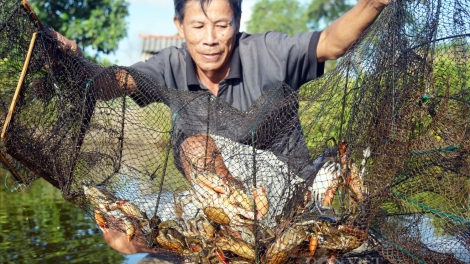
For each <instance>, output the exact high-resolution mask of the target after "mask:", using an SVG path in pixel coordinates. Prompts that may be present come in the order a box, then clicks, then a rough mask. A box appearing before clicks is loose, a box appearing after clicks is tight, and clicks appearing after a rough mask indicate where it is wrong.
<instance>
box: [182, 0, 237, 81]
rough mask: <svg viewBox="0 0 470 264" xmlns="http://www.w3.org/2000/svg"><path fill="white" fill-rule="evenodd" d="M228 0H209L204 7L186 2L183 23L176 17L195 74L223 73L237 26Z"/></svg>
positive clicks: (226, 67) (196, 3)
mask: <svg viewBox="0 0 470 264" xmlns="http://www.w3.org/2000/svg"><path fill="white" fill-rule="evenodd" d="M234 21H235V20H234V16H233V11H232V9H231V7H230V4H229V2H228V1H227V0H212V1H211V2H210V4H209V5H208V6H206V8H205V14H204V12H203V10H202V7H201V5H200V3H199V1H195V0H190V1H188V2H187V3H186V11H185V13H184V19H183V22H182V23H180V22H179V21H178V20H177V19H176V18H175V25H176V27H177V28H178V31H179V34H180V35H181V36H182V37H183V38H185V40H186V45H187V47H188V50H189V53H190V54H191V57H192V58H193V60H194V62H195V63H196V67H197V68H198V71H200V70H202V71H203V72H218V71H221V72H222V73H223V72H225V70H226V69H228V67H229V65H230V63H229V61H230V56H231V52H232V49H233V46H234V45H235V39H236V34H237V32H238V29H239V23H237V24H236V25H235V24H234V23H235V22H234Z"/></svg>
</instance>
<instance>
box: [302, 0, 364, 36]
mask: <svg viewBox="0 0 470 264" xmlns="http://www.w3.org/2000/svg"><path fill="white" fill-rule="evenodd" d="M355 2H357V1H347V0H312V1H311V2H310V5H309V6H308V8H307V17H308V23H309V26H310V28H311V29H315V30H320V29H324V28H326V27H327V26H328V25H329V24H331V22H333V21H334V20H335V19H337V18H338V17H340V16H341V15H343V14H344V13H346V12H347V11H348V10H349V9H351V8H352V7H353V6H354V5H353V4H354V3H355Z"/></svg>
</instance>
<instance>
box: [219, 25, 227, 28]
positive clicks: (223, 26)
mask: <svg viewBox="0 0 470 264" xmlns="http://www.w3.org/2000/svg"><path fill="white" fill-rule="evenodd" d="M217 27H218V28H228V26H227V25H217Z"/></svg>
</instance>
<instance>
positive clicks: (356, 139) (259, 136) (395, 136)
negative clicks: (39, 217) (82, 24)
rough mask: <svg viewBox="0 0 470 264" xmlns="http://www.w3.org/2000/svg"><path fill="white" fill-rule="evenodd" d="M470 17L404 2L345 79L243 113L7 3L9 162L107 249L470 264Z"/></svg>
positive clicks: (467, 7) (386, 16) (228, 257)
mask: <svg viewBox="0 0 470 264" xmlns="http://www.w3.org/2000/svg"><path fill="white" fill-rule="evenodd" d="M469 12H470V3H468V1H460V0H452V1H446V2H444V1H440V0H429V1H413V0H406V1H405V0H397V1H393V2H392V3H391V4H390V5H389V6H388V7H387V8H386V9H385V10H384V11H383V12H382V14H381V16H380V17H379V18H378V19H377V21H376V22H375V23H374V24H373V25H372V26H371V27H370V28H369V29H368V30H367V31H366V32H365V33H364V34H363V35H362V36H361V38H360V39H359V40H358V41H357V43H355V44H354V45H353V47H351V49H350V50H349V51H348V52H347V53H346V55H345V56H344V57H343V58H342V59H341V60H340V61H339V63H338V65H337V67H336V68H335V69H333V70H331V71H329V72H327V73H326V74H325V75H324V76H322V77H321V78H319V79H318V80H315V81H312V82H309V83H307V84H305V85H303V86H302V88H301V89H300V90H299V91H294V90H292V89H291V88H290V87H289V86H287V85H285V84H283V83H279V84H277V85H275V86H273V87H272V89H271V90H270V91H269V92H267V93H265V94H263V95H262V96H261V97H259V98H258V99H257V100H256V101H255V103H253V105H252V106H251V107H250V108H249V109H248V110H246V111H241V110H238V109H236V108H233V107H231V106H230V105H229V104H227V103H226V102H225V101H223V100H221V99H219V98H217V97H215V96H214V95H212V94H211V93H210V92H185V91H179V90H176V89H173V88H168V87H163V86H160V85H158V84H156V83H155V81H154V80H153V79H152V78H150V77H149V76H147V75H146V74H144V73H142V72H139V71H138V70H136V69H133V68H128V67H120V66H112V67H104V66H101V65H98V64H95V63H92V62H90V61H88V60H87V59H85V58H83V57H80V56H78V55H77V54H76V53H75V52H73V51H72V50H68V49H64V48H61V47H59V46H60V44H59V43H58V42H57V41H56V39H54V38H52V37H51V36H50V35H49V34H48V33H47V32H48V29H47V28H46V27H45V26H43V25H42V24H41V23H40V21H38V20H37V18H36V16H35V15H34V13H33V12H32V10H31V9H30V8H29V5H28V4H27V3H26V2H23V3H20V2H17V1H6V0H0V34H2V38H1V40H0V92H1V93H0V107H1V113H2V119H1V120H2V122H1V127H2V128H3V130H2V134H1V139H2V145H1V148H0V154H1V155H0V159H1V161H2V163H3V165H4V167H5V168H6V169H8V170H9V171H10V173H11V175H12V176H13V177H14V178H15V180H16V182H17V184H18V186H21V187H23V188H26V187H28V186H29V185H30V184H31V183H32V182H33V181H34V180H36V179H38V178H39V177H41V178H43V179H45V180H46V181H48V182H49V183H50V184H52V185H53V186H54V187H56V188H58V189H60V191H61V192H62V194H63V197H64V199H66V200H67V201H70V202H72V203H74V204H76V205H77V206H79V207H80V208H83V210H85V212H86V213H87V214H88V215H90V217H92V218H93V219H94V220H95V221H96V224H97V225H98V226H99V227H100V228H101V230H102V231H103V232H104V233H106V232H110V231H111V230H119V231H120V232H123V233H124V234H125V236H126V238H127V241H128V242H129V243H133V241H139V242H142V243H145V245H146V246H147V247H148V248H152V249H154V250H157V251H160V252H163V253H167V254H173V255H178V256H182V257H183V258H185V259H187V260H188V261H189V262H194V263H293V262H298V263H305V262H307V263H308V262H312V263H314V262H315V261H317V260H327V261H329V262H330V263H334V261H335V260H337V259H341V258H343V257H347V256H350V255H351V254H352V253H351V251H354V250H356V249H357V248H360V247H361V248H365V251H366V252H369V251H374V252H376V253H378V254H379V256H380V257H381V258H382V259H383V260H384V261H388V262H391V263H468V262H470V208H469V207H470V197H469V195H470V158H469V154H468V153H469V146H470V138H469V127H468V125H469V118H470V88H469V83H468V76H469V74H470V72H469V71H470V51H469V49H470V45H469V40H470V28H469V27H470V16H469V15H470V14H469ZM131 81H132V82H133V83H135V85H136V87H137V88H138V90H139V91H144V92H142V93H140V95H139V96H129V95H128V93H127V92H126V86H127V85H128V84H130V82H131ZM100 87H111V88H112V89H101V88H100ZM142 105H146V106H145V107H142ZM208 149H209V150H211V151H207V150H208ZM221 168H224V170H222V169H221ZM225 168H226V171H228V173H221V171H225ZM355 252H357V250H356V251H355Z"/></svg>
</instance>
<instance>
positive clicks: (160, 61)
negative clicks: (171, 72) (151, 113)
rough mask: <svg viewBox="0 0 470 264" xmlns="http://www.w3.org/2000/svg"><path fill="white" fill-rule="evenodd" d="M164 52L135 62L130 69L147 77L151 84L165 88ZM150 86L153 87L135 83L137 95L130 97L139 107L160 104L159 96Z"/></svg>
mask: <svg viewBox="0 0 470 264" xmlns="http://www.w3.org/2000/svg"><path fill="white" fill-rule="evenodd" d="M165 52H166V51H165V50H162V51H160V52H158V53H156V54H155V55H153V56H152V57H150V58H149V59H148V60H146V61H140V62H137V63H135V64H134V65H131V66H130V67H131V68H133V69H135V70H137V71H138V72H140V73H143V74H145V75H146V76H148V77H149V79H150V80H151V81H152V82H153V83H155V84H157V85H161V86H163V87H165V86H167V85H166V83H165V78H164V74H165V65H166V57H167V55H166V54H165ZM152 86H153V85H142V84H141V83H138V82H137V90H138V91H139V93H138V94H131V95H130V97H131V98H132V99H133V100H134V101H135V102H136V103H137V104H138V105H139V106H141V107H144V106H146V105H148V104H150V103H153V102H161V101H162V100H161V98H159V97H160V96H158V94H156V91H155V89H154V87H152Z"/></svg>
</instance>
